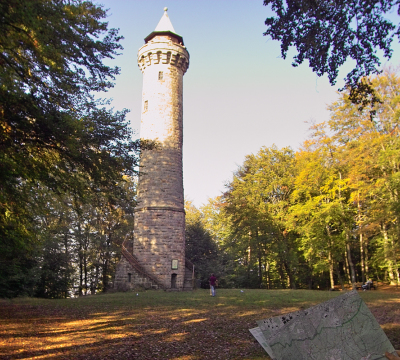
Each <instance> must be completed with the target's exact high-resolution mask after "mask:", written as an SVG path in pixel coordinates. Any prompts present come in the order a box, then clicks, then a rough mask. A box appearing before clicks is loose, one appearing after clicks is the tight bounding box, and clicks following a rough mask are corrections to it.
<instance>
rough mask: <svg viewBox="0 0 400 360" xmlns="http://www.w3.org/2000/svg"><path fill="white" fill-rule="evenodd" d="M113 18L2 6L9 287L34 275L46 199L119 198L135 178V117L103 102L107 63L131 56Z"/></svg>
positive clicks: (3, 248) (64, 2)
mask: <svg viewBox="0 0 400 360" xmlns="http://www.w3.org/2000/svg"><path fill="white" fill-rule="evenodd" d="M106 16H107V13H106V11H105V10H104V9H103V8H102V7H101V6H98V5H95V4H94V3H92V2H91V1H82V0H13V1H10V0H9V1H2V2H0V239H1V240H0V252H1V256H2V263H3V264H6V265H4V268H3V267H2V269H0V278H2V276H3V275H4V273H3V272H2V271H3V270H4V269H5V268H9V269H11V270H10V271H11V273H15V272H18V269H26V268H29V266H28V265H29V264H28V263H29V261H30V260H29V259H31V258H30V255H29V254H33V252H34V249H36V247H35V245H34V244H36V243H37V241H38V238H37V234H36V232H35V231H34V230H35V229H36V226H37V217H36V216H35V214H37V211H38V210H42V209H40V207H43V204H41V202H40V201H39V200H40V196H39V195H37V194H38V192H40V191H48V192H52V193H53V194H54V196H57V195H59V196H62V195H63V194H64V193H68V194H70V196H72V197H75V198H77V197H80V198H82V197H84V196H85V193H87V192H102V193H103V194H104V193H105V192H107V193H108V196H109V197H113V196H114V195H115V194H117V193H118V192H119V191H120V190H119V189H118V186H119V184H120V182H121V181H123V176H124V175H132V174H133V173H134V168H135V166H136V165H137V164H136V162H137V156H136V154H135V151H136V150H138V143H137V142H132V140H131V131H130V129H129V127H128V122H127V121H126V118H125V115H126V112H127V110H124V111H121V112H114V111H113V110H109V109H108V108H106V107H105V105H107V104H109V102H108V101H107V100H101V99H100V97H99V96H100V95H96V94H97V93H100V92H104V91H107V89H109V88H111V87H112V86H113V83H112V82H113V80H114V79H115V76H116V75H117V74H119V68H118V67H110V66H108V65H106V64H105V63H104V60H105V59H113V58H114V57H115V56H116V55H118V52H119V51H120V50H122V46H121V45H120V40H121V39H122V37H121V36H120V35H118V30H117V29H108V24H107V22H105V21H104V20H103V19H104V18H105V17H106ZM95 95H96V96H95ZM44 206H46V203H45V204H44ZM18 259H19V260H18ZM5 271H6V270H5ZM4 276H6V277H7V276H8V275H4ZM0 280H1V279H0Z"/></svg>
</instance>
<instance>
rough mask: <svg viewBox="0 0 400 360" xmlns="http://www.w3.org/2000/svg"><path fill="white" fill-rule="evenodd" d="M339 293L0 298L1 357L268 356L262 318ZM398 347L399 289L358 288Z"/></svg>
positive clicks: (142, 359) (189, 359)
mask: <svg viewBox="0 0 400 360" xmlns="http://www.w3.org/2000/svg"><path fill="white" fill-rule="evenodd" d="M341 293H342V292H340V291H332V292H330V291H310V290H244V291H243V292H241V291H240V290H239V289H217V296H216V297H211V296H210V294H209V290H204V289H200V290H196V291H193V292H164V291H143V292H138V293H136V292H135V293H114V294H103V295H93V296H84V297H80V298H76V299H65V300H44V299H35V298H18V299H13V300H0V359H13V360H14V359H46V360H47V359H57V360H61V359H124V360H125V359H135V360H146V359H149V360H153V359H163V360H166V359H173V360H199V359H218V360H220V359H221V360H223V359H253V360H254V359H260V360H261V359H269V357H268V356H267V354H266V353H265V352H264V350H263V349H262V348H261V346H260V345H259V344H258V343H257V342H256V341H255V340H254V338H253V337H252V335H251V334H250V332H249V329H250V328H253V327H256V326H257V324H256V320H260V319H265V318H268V317H271V316H276V315H280V314H284V313H287V312H291V311H296V310H299V309H305V308H307V307H309V306H312V305H315V304H317V303H320V302H323V301H326V300H328V299H330V298H333V297H335V296H338V295H340V294H341ZM359 294H360V295H361V297H362V298H363V299H364V301H365V302H366V303H367V305H368V307H369V308H370V310H371V311H372V313H373V314H374V316H375V317H376V319H377V320H378V322H379V324H380V325H381V327H382V328H383V330H384V331H385V333H386V334H387V336H388V337H389V339H390V341H391V342H392V344H393V346H394V347H395V348H397V349H400V288H396V287H389V286H380V287H378V290H371V291H364V292H363V291H359Z"/></svg>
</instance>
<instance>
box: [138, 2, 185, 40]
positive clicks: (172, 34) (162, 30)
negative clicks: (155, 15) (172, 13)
mask: <svg viewBox="0 0 400 360" xmlns="http://www.w3.org/2000/svg"><path fill="white" fill-rule="evenodd" d="M167 11H168V8H166V7H165V8H164V14H163V16H161V19H160V21H159V22H158V25H157V26H156V28H155V30H154V31H153V32H152V33H151V34H149V35H147V36H146V37H145V39H144V41H145V43H146V44H147V43H148V42H149V41H151V40H153V38H154V37H156V36H157V35H160V36H167V37H168V38H169V39H170V40H172V41H174V42H177V43H178V44H181V45H183V38H182V36H180V35H178V34H177V33H176V31H175V29H174V27H173V26H172V23H171V20H170V19H169V16H168V13H167Z"/></svg>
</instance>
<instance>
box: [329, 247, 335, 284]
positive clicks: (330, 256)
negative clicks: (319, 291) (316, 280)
mask: <svg viewBox="0 0 400 360" xmlns="http://www.w3.org/2000/svg"><path fill="white" fill-rule="evenodd" d="M328 260H329V279H330V280H331V289H334V288H335V281H334V279H333V260H332V251H331V249H329V252H328Z"/></svg>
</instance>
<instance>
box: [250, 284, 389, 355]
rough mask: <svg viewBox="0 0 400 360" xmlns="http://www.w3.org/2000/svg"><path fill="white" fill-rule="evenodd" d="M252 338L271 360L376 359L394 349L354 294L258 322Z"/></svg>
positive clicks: (352, 292)
mask: <svg viewBox="0 0 400 360" xmlns="http://www.w3.org/2000/svg"><path fill="white" fill-rule="evenodd" d="M257 325H258V327H256V328H254V329H250V332H251V333H252V335H253V336H254V337H255V338H256V340H257V341H258V342H259V343H260V345H261V346H262V347H263V348H264V350H265V351H266V352H267V353H268V355H269V356H270V357H271V359H273V360H292V359H296V360H312V359H315V360H325V359H326V360H350V359H351V360H376V359H382V360H383V359H386V357H385V356H384V353H385V351H388V352H389V353H392V354H396V353H395V350H394V348H393V346H392V344H391V343H390V341H389V339H388V338H387V336H386V334H385V333H384V332H383V330H382V328H381V327H380V325H379V324H378V322H377V320H376V319H375V317H374V316H373V315H372V313H371V311H370V310H369V309H368V307H367V305H366V304H365V303H364V301H363V300H362V299H361V297H360V296H359V295H358V293H357V291H350V292H348V293H345V294H343V295H341V296H338V297H336V298H334V299H331V300H328V301H326V302H324V303H321V304H318V305H316V306H313V307H311V308H308V309H306V310H300V311H297V312H293V313H289V314H285V315H281V316H276V317H272V318H269V319H265V320H259V321H257Z"/></svg>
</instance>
